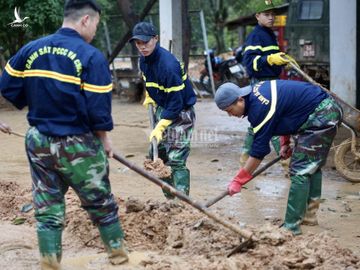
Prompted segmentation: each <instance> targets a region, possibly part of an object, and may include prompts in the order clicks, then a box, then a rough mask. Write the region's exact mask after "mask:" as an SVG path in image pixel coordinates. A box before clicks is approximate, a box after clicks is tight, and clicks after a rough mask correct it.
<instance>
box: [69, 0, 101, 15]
mask: <svg viewBox="0 0 360 270" xmlns="http://www.w3.org/2000/svg"><path fill="white" fill-rule="evenodd" d="M85 7H87V8H91V9H92V10H94V11H96V12H98V13H99V14H101V7H100V5H99V4H98V3H97V2H96V0H67V1H66V2H65V6H64V17H67V16H69V15H70V14H72V13H73V12H74V11H75V10H79V9H83V8H85Z"/></svg>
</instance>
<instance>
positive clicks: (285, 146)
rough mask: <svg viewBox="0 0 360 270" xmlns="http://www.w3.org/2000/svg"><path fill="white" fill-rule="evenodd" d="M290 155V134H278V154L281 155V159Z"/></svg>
mask: <svg viewBox="0 0 360 270" xmlns="http://www.w3.org/2000/svg"><path fill="white" fill-rule="evenodd" d="M291 155H292V149H291V147H290V135H286V136H280V156H282V158H283V159H288V158H289V157H291Z"/></svg>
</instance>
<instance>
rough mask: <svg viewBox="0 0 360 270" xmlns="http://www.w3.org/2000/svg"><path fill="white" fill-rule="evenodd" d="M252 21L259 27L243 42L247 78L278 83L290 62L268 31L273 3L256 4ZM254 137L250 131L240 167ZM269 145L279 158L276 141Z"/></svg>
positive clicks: (247, 154)
mask: <svg viewBox="0 0 360 270" xmlns="http://www.w3.org/2000/svg"><path fill="white" fill-rule="evenodd" d="M255 17H256V19H257V21H258V24H257V25H256V26H255V28H254V29H253V30H252V32H251V33H250V34H249V35H248V37H247V38H246V42H245V44H244V52H243V65H244V66H245V67H246V70H247V72H248V74H249V77H250V82H251V84H255V83H257V82H259V81H265V80H272V79H278V78H279V76H280V73H281V71H282V68H283V66H284V65H285V64H287V63H288V62H289V60H288V59H285V58H283V56H284V55H285V53H283V52H280V48H279V45H278V42H277V39H276V36H275V34H274V31H273V30H272V29H271V28H272V27H273V26H274V22H275V6H274V5H273V3H272V1H271V0H259V1H258V8H257V10H256V14H255ZM253 136H254V133H253V130H252V127H250V128H249V129H248V133H247V135H246V137H245V142H244V146H243V147H242V150H241V156H240V164H244V163H245V161H246V159H247V158H248V156H249V151H250V148H251V144H252V142H253ZM271 142H272V145H273V147H274V149H275V151H276V153H277V154H279V151H280V141H279V137H274V138H272V140H271Z"/></svg>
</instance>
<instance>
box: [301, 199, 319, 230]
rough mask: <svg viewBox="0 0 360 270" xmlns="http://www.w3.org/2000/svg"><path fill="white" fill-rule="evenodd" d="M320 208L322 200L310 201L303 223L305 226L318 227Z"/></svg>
mask: <svg viewBox="0 0 360 270" xmlns="http://www.w3.org/2000/svg"><path fill="white" fill-rule="evenodd" d="M319 207H320V200H318V199H317V200H310V201H309V204H308V207H307V210H306V213H305V216H304V219H303V221H302V224H303V225H308V226H316V225H319V223H318V220H317V216H316V213H317V211H318V209H319Z"/></svg>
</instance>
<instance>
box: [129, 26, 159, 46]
mask: <svg viewBox="0 0 360 270" xmlns="http://www.w3.org/2000/svg"><path fill="white" fill-rule="evenodd" d="M156 35H157V33H156V29H155V26H154V25H152V24H151V23H148V22H139V23H138V24H136V25H135V26H134V28H133V31H132V38H130V39H129V42H131V41H134V40H135V39H139V40H141V41H144V42H148V41H149V40H150V39H151V38H152V37H155V36H156Z"/></svg>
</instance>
